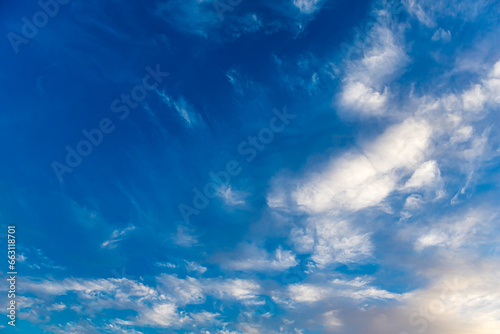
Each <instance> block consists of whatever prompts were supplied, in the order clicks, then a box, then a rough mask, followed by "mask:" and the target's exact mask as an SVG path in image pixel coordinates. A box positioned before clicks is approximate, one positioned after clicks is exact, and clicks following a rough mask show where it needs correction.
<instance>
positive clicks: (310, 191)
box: [268, 118, 432, 214]
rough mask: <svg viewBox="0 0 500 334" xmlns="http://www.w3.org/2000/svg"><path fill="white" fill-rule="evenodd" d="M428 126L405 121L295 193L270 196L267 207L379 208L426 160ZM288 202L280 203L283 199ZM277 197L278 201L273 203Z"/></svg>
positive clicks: (328, 167) (306, 180)
mask: <svg viewBox="0 0 500 334" xmlns="http://www.w3.org/2000/svg"><path fill="white" fill-rule="evenodd" d="M431 135H432V128H431V126H430V125H429V124H428V123H427V122H426V121H424V120H422V119H416V118H409V119H407V120H406V121H404V122H403V123H400V124H397V125H394V126H392V127H390V128H389V129H387V130H386V131H385V133H383V134H382V135H380V136H379V137H378V138H376V139H375V140H374V142H373V143H369V144H366V145H365V147H364V148H363V149H361V152H358V151H357V150H355V151H352V152H348V153H346V154H344V155H342V156H340V157H336V158H333V159H332V160H331V161H330V162H328V163H326V164H325V166H323V167H321V168H320V170H319V171H314V172H309V173H307V174H306V175H305V176H304V177H303V178H302V179H299V180H297V181H295V182H293V183H292V184H297V187H296V188H295V189H293V188H292V189H283V190H280V189H277V190H275V192H272V193H271V194H270V195H269V198H268V203H269V205H270V206H271V207H275V208H279V207H280V206H284V205H288V203H289V204H291V205H293V207H295V208H296V210H298V211H304V212H308V213H312V214H318V213H325V212H329V211H332V210H333V211H341V210H351V211H352V210H359V209H363V208H367V207H370V206H375V205H378V204H380V203H381V202H382V201H383V200H384V199H385V198H386V197H387V196H388V195H389V194H390V193H391V192H392V191H393V190H395V189H396V186H397V184H398V183H399V182H400V181H401V180H402V176H404V175H405V174H408V173H410V172H413V171H415V170H416V169H417V168H418V167H419V163H421V162H422V161H423V159H424V158H425V156H426V155H427V151H426V150H427V149H428V147H429V141H430V138H431ZM283 192H285V193H287V194H289V195H290V196H288V197H289V198H288V201H279V200H278V199H279V198H283V197H285V196H286V194H283ZM276 198H278V199H276Z"/></svg>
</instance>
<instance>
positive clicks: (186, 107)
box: [156, 91, 202, 127]
mask: <svg viewBox="0 0 500 334" xmlns="http://www.w3.org/2000/svg"><path fill="white" fill-rule="evenodd" d="M156 93H157V94H158V95H159V96H160V97H161V99H162V101H163V102H165V103H166V104H167V105H168V106H169V107H170V108H172V109H174V110H175V111H176V112H177V114H178V115H179V116H180V117H181V118H182V119H183V120H184V121H185V122H186V124H187V125H188V126H189V127H193V126H195V125H199V124H201V122H202V121H201V119H200V117H199V115H198V114H197V113H196V111H195V110H194V108H193V107H192V106H191V105H190V104H188V103H187V101H186V100H185V99H184V97H182V96H181V97H179V98H178V99H177V100H175V99H173V98H172V97H171V96H169V95H167V94H165V93H164V92H158V91H156Z"/></svg>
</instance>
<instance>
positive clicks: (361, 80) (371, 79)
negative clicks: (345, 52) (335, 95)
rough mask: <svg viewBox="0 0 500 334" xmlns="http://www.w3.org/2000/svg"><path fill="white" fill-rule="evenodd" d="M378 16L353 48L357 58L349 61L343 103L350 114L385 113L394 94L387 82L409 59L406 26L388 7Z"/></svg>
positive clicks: (354, 57)
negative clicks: (406, 48)
mask: <svg viewBox="0 0 500 334" xmlns="http://www.w3.org/2000/svg"><path fill="white" fill-rule="evenodd" d="M376 15H377V22H376V23H375V24H374V25H373V26H372V27H371V28H370V30H369V32H368V34H367V35H366V36H362V37H361V39H362V40H361V42H360V45H355V46H353V47H352V50H350V54H353V56H352V57H353V59H348V60H346V69H345V75H344V79H343V89H342V90H341V92H340V96H339V103H340V106H341V107H344V108H346V109H347V112H349V113H352V112H354V113H361V114H364V115H382V114H384V113H385V112H386V110H387V107H388V105H387V103H388V99H389V97H390V92H389V89H388V86H387V84H388V83H389V82H390V80H391V79H393V78H394V76H395V75H396V74H397V73H398V72H401V71H402V69H403V68H404V66H405V65H406V64H407V62H408V56H407V54H406V50H405V45H404V40H403V37H402V33H401V32H402V31H404V26H403V25H399V24H398V23H397V22H394V20H393V18H392V13H391V12H390V11H388V10H386V9H383V10H382V9H381V10H379V11H378V12H377V14H376ZM392 26H396V27H397V28H396V29H393V28H392Z"/></svg>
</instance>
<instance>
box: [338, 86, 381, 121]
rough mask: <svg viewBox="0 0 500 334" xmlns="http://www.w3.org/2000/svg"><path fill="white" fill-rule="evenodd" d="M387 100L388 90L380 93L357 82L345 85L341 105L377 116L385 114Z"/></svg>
mask: <svg viewBox="0 0 500 334" xmlns="http://www.w3.org/2000/svg"><path fill="white" fill-rule="evenodd" d="M387 98H388V92H387V89H385V90H384V92H382V93H380V92H377V91H375V90H374V89H373V88H370V87H367V86H366V85H365V84H363V83H361V82H358V81H355V82H347V83H346V84H345V86H344V90H343V91H342V95H341V101H340V103H341V104H342V105H343V106H345V107H348V108H354V109H356V110H361V111H363V112H365V113H369V114H372V115H377V114H383V113H384V111H385V106H386V102H387Z"/></svg>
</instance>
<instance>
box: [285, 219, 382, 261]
mask: <svg viewBox="0 0 500 334" xmlns="http://www.w3.org/2000/svg"><path fill="white" fill-rule="evenodd" d="M290 240H291V241H292V242H293V244H294V245H295V247H296V249H297V251H299V252H304V253H311V254H312V256H311V259H312V260H313V261H314V262H315V263H316V265H317V266H318V267H319V268H324V267H325V266H327V265H329V264H331V263H352V262H358V261H361V260H363V259H365V258H367V257H368V256H370V255H371V251H372V247H373V246H372V243H371V240H370V235H369V234H368V233H363V232H361V231H359V230H358V229H356V228H354V227H353V226H352V225H351V224H350V223H349V222H347V221H343V220H339V219H337V218H335V217H327V216H325V217H313V218H310V219H309V220H308V221H307V225H306V227H305V228H304V229H300V228H294V229H293V230H292V232H291V233H290Z"/></svg>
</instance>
